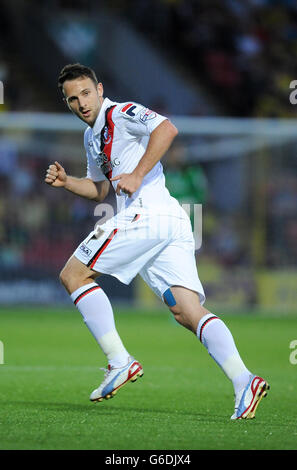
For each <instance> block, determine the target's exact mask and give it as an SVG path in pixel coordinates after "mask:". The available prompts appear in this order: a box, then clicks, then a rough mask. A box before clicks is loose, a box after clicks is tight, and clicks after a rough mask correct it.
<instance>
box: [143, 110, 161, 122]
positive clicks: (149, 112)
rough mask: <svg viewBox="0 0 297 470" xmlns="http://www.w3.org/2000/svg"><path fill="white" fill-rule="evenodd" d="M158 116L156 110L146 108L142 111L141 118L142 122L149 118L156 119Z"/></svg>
mask: <svg viewBox="0 0 297 470" xmlns="http://www.w3.org/2000/svg"><path fill="white" fill-rule="evenodd" d="M156 116H157V114H156V113H155V112H154V111H152V110H151V109H148V108H146V109H144V111H142V113H141V114H140V116H139V118H140V120H141V121H142V122H146V121H148V120H149V119H154V118H155V117H156Z"/></svg>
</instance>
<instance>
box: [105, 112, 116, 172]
mask: <svg viewBox="0 0 297 470" xmlns="http://www.w3.org/2000/svg"><path fill="white" fill-rule="evenodd" d="M114 108H115V106H113V107H112V108H110V110H109V111H108V113H107V116H106V121H107V125H108V135H109V136H110V139H109V142H108V143H107V144H105V145H104V149H103V151H104V153H105V155H106V156H107V158H108V162H110V159H111V149H112V144H113V135H114V122H113V120H112V112H113V110H114ZM106 176H107V178H108V179H109V180H110V178H112V168H111V170H110V171H109V172H108V173H107V175H106Z"/></svg>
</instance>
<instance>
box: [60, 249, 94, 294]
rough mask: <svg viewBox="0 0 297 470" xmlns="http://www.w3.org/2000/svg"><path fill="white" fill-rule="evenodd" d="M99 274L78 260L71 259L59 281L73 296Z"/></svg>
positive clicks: (61, 273)
mask: <svg viewBox="0 0 297 470" xmlns="http://www.w3.org/2000/svg"><path fill="white" fill-rule="evenodd" d="M98 276H99V273H94V272H93V271H91V270H90V269H89V268H88V267H87V266H85V265H84V264H83V263H81V262H80V261H79V260H77V259H76V258H70V259H69V260H68V261H67V263H66V264H65V266H64V268H63V269H62V271H61V272H60V275H59V279H60V282H61V284H62V285H63V286H64V287H65V289H66V290H67V291H68V292H69V293H70V294H71V293H72V292H74V291H75V290H76V289H78V288H79V287H81V286H82V285H83V284H85V283H86V281H87V280H89V279H90V280H91V279H95V278H96V277H98Z"/></svg>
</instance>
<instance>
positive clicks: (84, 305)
mask: <svg viewBox="0 0 297 470" xmlns="http://www.w3.org/2000/svg"><path fill="white" fill-rule="evenodd" d="M71 299H72V300H73V302H74V304H75V305H76V307H77V308H78V310H79V311H80V313H81V314H82V316H83V319H84V322H85V324H86V325H87V327H88V328H89V330H90V332H91V333H92V335H93V336H94V338H95V340H96V341H97V343H98V344H99V346H100V347H101V349H102V351H103V353H104V354H105V355H106V357H107V360H108V364H109V365H110V366H113V367H122V366H124V365H126V364H127V362H128V358H129V353H128V352H127V350H126V349H125V347H124V345H123V343H122V340H121V338H120V337H119V334H118V332H117V330H116V327H115V322H114V316H113V310H112V306H111V304H110V302H109V299H108V297H107V295H106V294H105V292H104V291H103V290H102V289H101V287H100V286H98V284H97V283H96V282H92V283H90V284H86V285H85V286H82V287H79V288H78V289H77V290H76V291H74V292H73V293H72V294H71Z"/></svg>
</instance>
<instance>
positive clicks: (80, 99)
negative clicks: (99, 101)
mask: <svg viewBox="0 0 297 470" xmlns="http://www.w3.org/2000/svg"><path fill="white" fill-rule="evenodd" d="M78 106H79V109H80V110H82V109H84V108H85V107H86V103H85V101H84V99H83V98H78Z"/></svg>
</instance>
